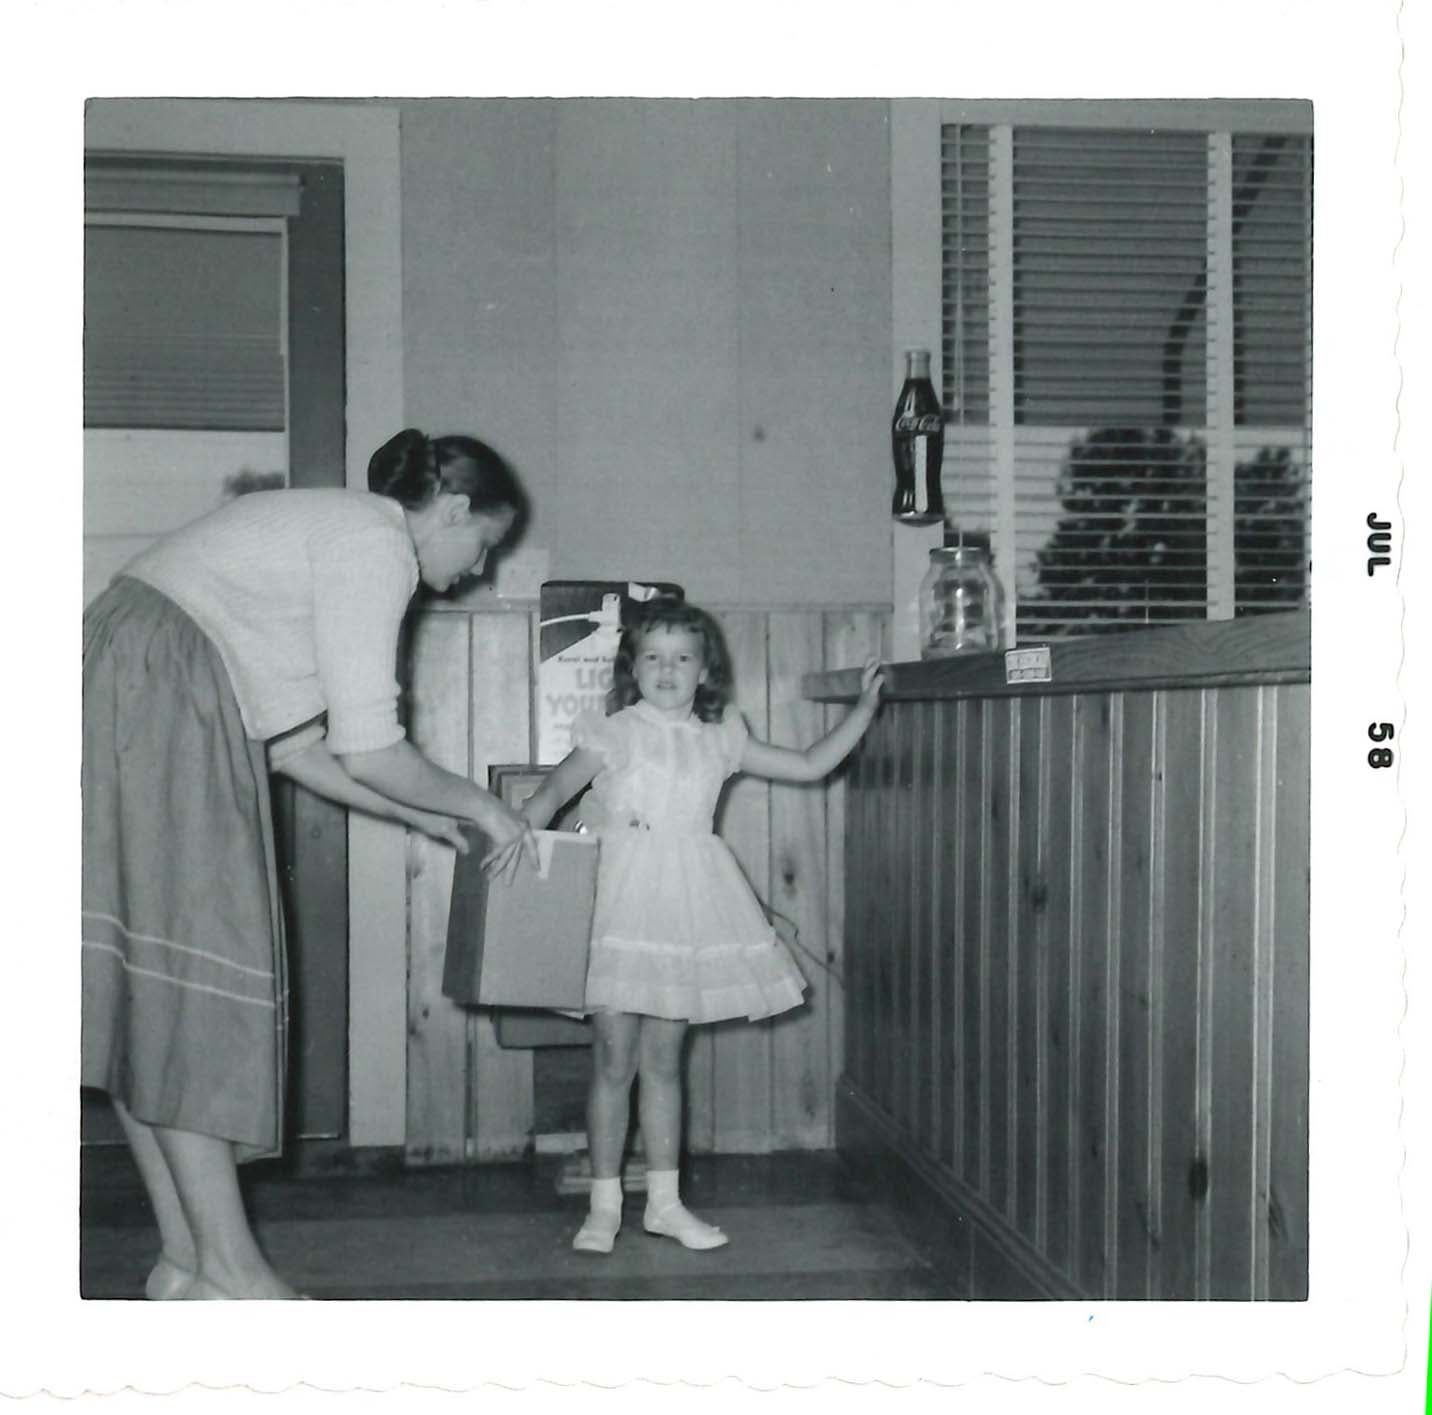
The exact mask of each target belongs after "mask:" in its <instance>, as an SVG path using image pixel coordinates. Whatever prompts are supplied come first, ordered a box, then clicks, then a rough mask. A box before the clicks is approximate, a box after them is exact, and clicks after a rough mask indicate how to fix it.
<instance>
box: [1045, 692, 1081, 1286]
mask: <svg viewBox="0 0 1432 1415" xmlns="http://www.w3.org/2000/svg"><path fill="white" fill-rule="evenodd" d="M1073 707H1074V704H1073V699H1072V698H1070V697H1068V696H1060V697H1051V698H1044V699H1042V700H1041V712H1040V732H1039V781H1040V799H1041V801H1042V803H1043V804H1042V807H1041V809H1040V813H1039V817H1040V860H1039V889H1040V894H1039V898H1040V900H1041V901H1042V902H1041V903H1040V907H1039V909H1038V911H1037V916H1038V919H1039V934H1038V937H1039V950H1040V957H1041V959H1042V960H1043V967H1042V971H1041V975H1040V984H1041V989H1040V992H1041V995H1040V1002H1039V1008H1038V1026H1039V1029H1040V1049H1041V1056H1040V1086H1039V1091H1040V1128H1041V1139H1040V1150H1041V1154H1042V1156H1043V1160H1042V1163H1041V1166H1040V1187H1041V1193H1040V1195H1039V1212H1040V1215H1041V1232H1042V1238H1041V1240H1040V1242H1041V1247H1042V1248H1043V1250H1044V1252H1045V1254H1046V1256H1047V1257H1048V1259H1049V1261H1050V1262H1051V1263H1052V1264H1053V1265H1054V1266H1055V1267H1056V1268H1058V1269H1059V1270H1060V1271H1061V1272H1064V1273H1065V1274H1068V1273H1069V1271H1070V1268H1071V1252H1070V1232H1071V1227H1072V1219H1073V1215H1072V1212H1071V1205H1072V1196H1071V1193H1070V1186H1069V1184H1068V1175H1069V1165H1070V1156H1071V1154H1072V1151H1073V1143H1072V1122H1071V1110H1072V1101H1073V1088H1072V1077H1073V1068H1072V1064H1071V1063H1072V1053H1073V1049H1074V1035H1073V1033H1072V1032H1071V1031H1070V1030H1069V1025H1068V1023H1069V998H1070V966H1069V964H1070V944H1071V928H1070V914H1069V883H1070V878H1071V862H1070V854H1071V850H1070V840H1071V832H1070V826H1071V819H1070V807H1071V802H1072V794H1073V793H1072V791H1071V782H1070V773H1071V771H1072V769H1073V761H1074V753H1073V745H1074V711H1073Z"/></svg>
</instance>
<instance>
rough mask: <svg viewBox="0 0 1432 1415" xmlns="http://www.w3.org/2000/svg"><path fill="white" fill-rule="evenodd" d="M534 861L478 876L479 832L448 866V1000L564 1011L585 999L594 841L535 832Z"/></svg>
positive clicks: (481, 841)
mask: <svg viewBox="0 0 1432 1415" xmlns="http://www.w3.org/2000/svg"><path fill="white" fill-rule="evenodd" d="M535 834H536V837H537V848H538V854H539V856H540V858H541V866H540V868H539V869H537V870H534V869H533V868H532V866H531V865H530V864H528V863H526V862H525V861H524V862H523V863H521V864H520V865H519V866H518V869H517V873H516V875H515V877H514V878H513V879H512V880H510V881H504V880H500V879H498V880H490V879H488V877H487V876H486V875H484V874H483V873H482V869H481V860H482V857H483V855H484V854H486V852H487V849H488V848H490V847H489V846H487V845H486V843H485V837H483V836H481V835H474V836H473V848H472V850H471V851H470V852H469V853H468V854H466V855H459V856H458V858H457V864H456V867H455V868H454V870H453V881H452V908H451V912H450V913H449V915H448V933H447V953H446V956H445V958H444V960H443V994H444V996H446V997H450V998H452V1000H453V1001H454V1002H462V1003H469V1004H471V1003H476V1004H481V1005H489V1006H493V1005H495V1006H504V1007H543V1008H570V1009H572V1010H579V1009H580V1008H581V1007H582V1006H583V1005H584V1004H585V1002H586V990H587V952H588V948H589V946H590V944H591V936H592V911H593V908H594V906H595V904H596V898H597V855H598V851H599V848H600V844H599V841H598V840H597V838H596V837H595V836H592V835H576V834H572V833H567V832H562V831H554V830H539V831H536V832H535Z"/></svg>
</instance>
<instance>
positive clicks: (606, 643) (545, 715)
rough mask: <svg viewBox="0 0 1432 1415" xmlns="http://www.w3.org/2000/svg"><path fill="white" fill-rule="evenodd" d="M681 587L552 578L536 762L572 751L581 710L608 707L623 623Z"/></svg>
mask: <svg viewBox="0 0 1432 1415" xmlns="http://www.w3.org/2000/svg"><path fill="white" fill-rule="evenodd" d="M683 593H684V592H683V590H682V588H681V586H680V585H673V584H669V583H666V582H662V581H658V582H656V583H654V584H640V583H638V582H637V581H635V580H548V581H546V582H545V583H544V584H543V586H542V590H541V595H540V599H539V607H540V613H539V616H538V619H539V623H538V631H537V760H538V762H542V763H546V764H547V765H551V764H553V763H555V762H559V761H561V760H562V758H563V757H565V756H566V755H567V753H568V752H569V751H571V750H572V723H573V721H574V720H575V718H576V717H577V714H578V713H581V712H586V711H591V710H595V711H597V712H602V711H603V710H604V709H605V707H606V700H607V689H608V688H610V687H611V685H612V663H613V662H614V660H615V659H616V656H617V644H618V642H619V641H620V639H621V631H622V627H623V626H624V625H626V624H628V623H630V622H631V620H632V618H633V616H634V615H635V614H636V613H638V612H639V611H640V609H641V606H642V605H643V604H645V603H646V602H647V601H648V600H651V599H654V598H656V596H658V595H671V596H673V597H674V598H676V599H680V598H682V596H683Z"/></svg>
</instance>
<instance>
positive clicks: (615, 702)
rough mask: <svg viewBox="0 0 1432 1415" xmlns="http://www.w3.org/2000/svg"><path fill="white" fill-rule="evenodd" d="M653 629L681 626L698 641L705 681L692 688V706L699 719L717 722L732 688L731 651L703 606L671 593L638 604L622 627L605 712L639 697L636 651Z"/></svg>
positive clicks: (635, 700) (717, 626) (729, 697)
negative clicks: (687, 601)
mask: <svg viewBox="0 0 1432 1415" xmlns="http://www.w3.org/2000/svg"><path fill="white" fill-rule="evenodd" d="M653 629H684V630H685V631H686V632H687V633H689V634H691V635H693V636H694V637H695V638H696V639H697V640H698V642H699V643H700V644H701V662H702V664H703V665H704V667H705V669H706V681H705V682H704V683H702V684H701V685H700V686H699V687H698V688H697V689H696V701H695V703H694V704H693V705H692V710H693V711H694V712H695V713H696V716H697V717H698V718H699V719H700V720H701V721H702V722H720V721H721V718H722V715H723V714H724V713H725V711H726V705H727V704H728V703H729V702H730V701H731V693H732V688H733V683H732V673H731V655H730V653H729V652H728V651H727V648H726V640H725V637H724V636H723V635H722V633H721V626H720V625H719V624H718V623H717V622H716V621H715V620H714V619H713V618H712V617H711V616H710V615H709V614H708V613H707V612H706V611H705V610H704V609H698V608H697V607H696V606H695V605H694V604H687V603H686V601H685V600H681V599H677V598H675V597H674V596H672V595H662V596H661V597H660V598H658V599H654V600H652V601H650V603H648V604H644V605H642V606H640V608H639V609H638V611H637V614H636V617H635V618H634V619H633V620H632V621H631V622H630V623H629V624H627V625H626V627H625V628H623V630H622V637H621V642H620V644H618V646H617V657H616V663H615V664H614V665H613V668H612V686H611V689H610V691H609V692H608V693H607V712H608V713H614V712H620V711H621V710H622V708H624V707H630V706H631V705H632V704H633V703H637V702H640V701H641V689H640V688H638V687H637V684H636V670H635V663H636V655H637V651H638V649H639V648H640V647H641V641H642V640H643V639H644V638H645V637H646V635H647V634H649V633H651V631H652V630H653Z"/></svg>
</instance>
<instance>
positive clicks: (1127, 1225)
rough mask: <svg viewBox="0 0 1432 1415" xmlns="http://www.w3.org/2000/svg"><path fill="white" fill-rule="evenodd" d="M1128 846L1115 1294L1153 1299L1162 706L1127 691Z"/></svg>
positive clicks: (1123, 874) (1122, 910)
mask: <svg viewBox="0 0 1432 1415" xmlns="http://www.w3.org/2000/svg"><path fill="white" fill-rule="evenodd" d="M1120 696H1121V699H1122V703H1123V749H1122V752H1121V763H1122V765H1121V770H1120V776H1121V781H1120V786H1121V804H1120V809H1119V816H1120V822H1121V826H1122V829H1121V842H1120V844H1121V848H1120V850H1119V853H1118V855H1117V857H1116V858H1115V860H1114V866H1115V869H1116V871H1117V874H1118V879H1119V884H1118V888H1119V893H1120V897H1119V959H1118V971H1117V973H1112V972H1111V975H1110V979H1109V986H1110V992H1111V994H1112V993H1114V992H1115V991H1117V995H1118V998H1119V1027H1118V1031H1117V1038H1118V1042H1117V1046H1118V1051H1117V1058H1118V1082H1117V1084H1118V1108H1119V1130H1118V1134H1119V1159H1118V1168H1117V1173H1116V1175H1115V1187H1116V1197H1115V1206H1116V1211H1117V1218H1116V1222H1117V1225H1118V1244H1117V1262H1116V1275H1115V1280H1114V1284H1115V1286H1114V1290H1115V1292H1116V1293H1117V1295H1118V1296H1119V1297H1120V1298H1122V1299H1134V1298H1140V1297H1147V1296H1148V1295H1149V1293H1148V1282H1149V1272H1148V1264H1149V1255H1150V1253H1151V1251H1153V1249H1154V1247H1155V1245H1156V1244H1157V1243H1158V1241H1159V1240H1158V1223H1157V1210H1156V1208H1155V1207H1153V1203H1154V1200H1153V1197H1152V1188H1153V1186H1152V1185H1151V1184H1150V1179H1149V1169H1150V1157H1151V1155H1152V1153H1153V1148H1154V1138H1153V1132H1154V1130H1156V1128H1157V1126H1158V1123H1159V1115H1158V1112H1157V1108H1156V1107H1155V1106H1154V1105H1153V1104H1152V1098H1151V1095H1150V1083H1151V1081H1152V1079H1153V1077H1152V1069H1153V1064H1154V1063H1153V1058H1154V1055H1155V1048H1154V1046H1153V1045H1152V1044H1151V1039H1150V1027H1151V1025H1152V1023H1151V1018H1152V1012H1153V996H1154V992H1155V989H1156V979H1155V977H1154V975H1153V973H1152V970H1151V966H1150V954H1151V951H1152V948H1153V940H1154V938H1155V935H1156V934H1157V932H1158V928H1159V921H1158V920H1157V918H1156V917H1155V913H1154V910H1153V907H1152V905H1153V897H1152V896H1153V888H1154V876H1155V869H1154V860H1155V855H1156V852H1157V850H1158V848H1159V843H1158V842H1157V841H1156V840H1155V834H1156V831H1157V830H1158V827H1159V822H1158V820H1157V816H1156V813H1155V810H1154V791H1155V786H1156V781H1155V775H1156V769H1157V764H1156V762H1155V755H1154V753H1155V727H1156V724H1155V703H1156V701H1157V698H1158V695H1157V693H1125V694H1121V695H1120Z"/></svg>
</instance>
